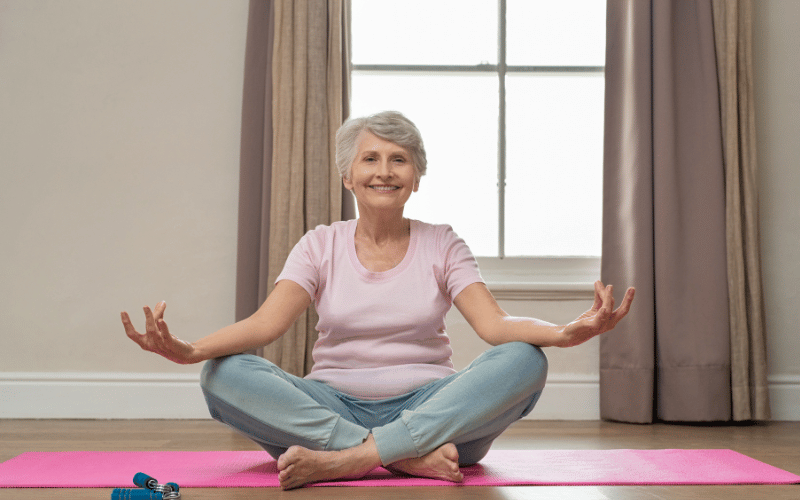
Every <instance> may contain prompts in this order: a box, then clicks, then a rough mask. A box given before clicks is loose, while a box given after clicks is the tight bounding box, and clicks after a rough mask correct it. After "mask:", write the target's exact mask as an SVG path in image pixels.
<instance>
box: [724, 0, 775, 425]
mask: <svg viewBox="0 0 800 500" xmlns="http://www.w3.org/2000/svg"><path fill="white" fill-rule="evenodd" d="M712 5H713V12H714V34H715V40H716V53H717V70H718V74H719V93H720V115H721V120H722V144H723V152H724V164H725V214H726V217H725V224H726V234H727V265H728V293H729V304H730V324H731V384H732V394H731V395H732V403H733V415H732V418H733V420H768V419H769V418H770V408H769V394H768V388H767V363H766V335H765V326H764V304H763V293H762V282H761V254H760V247H759V241H760V238H759V228H758V183H757V175H756V172H757V170H756V169H757V165H756V135H755V110H754V96H753V65H752V45H753V37H752V33H753V16H752V12H753V5H752V2H751V1H749V0H713V2H712Z"/></svg>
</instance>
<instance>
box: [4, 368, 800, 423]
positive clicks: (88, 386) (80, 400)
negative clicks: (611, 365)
mask: <svg viewBox="0 0 800 500" xmlns="http://www.w3.org/2000/svg"><path fill="white" fill-rule="evenodd" d="M769 388H770V398H771V406H772V419H773V420H779V421H800V376H798V375H776V376H771V377H770V378H769ZM0 418H37V419H42V418H86V419H198V418H210V417H209V415H208V409H207V408H206V405H205V400H204V399H203V394H202V392H201V391H200V379H199V375H198V374H178V373H31V372H0ZM526 418H527V419H532V420H598V419H599V418H600V388H599V379H598V377H597V375H569V374H558V373H553V374H551V375H550V376H549V378H548V381H547V387H546V388H545V390H544V392H543V393H542V397H541V399H540V400H539V403H538V404H537V405H536V408H535V409H534V411H533V412H531V414H530V415H528V416H527V417H526Z"/></svg>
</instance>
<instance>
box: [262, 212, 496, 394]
mask: <svg viewBox="0 0 800 500" xmlns="http://www.w3.org/2000/svg"><path fill="white" fill-rule="evenodd" d="M356 224H357V221H356V220H349V221H343V222H335V223H333V224H331V225H330V226H318V227H317V228H316V229H314V230H312V231H309V232H308V233H306V234H305V236H303V238H301V239H300V241H299V242H298V243H297V245H295V247H294V249H293V250H292V252H291V253H290V255H289V257H288V258H287V259H286V264H285V265H284V268H283V271H282V272H281V274H280V275H279V276H278V278H277V279H276V281H280V280H284V279H288V280H291V281H294V282H296V283H298V284H299V285H300V286H302V287H303V288H304V289H305V290H306V291H307V292H308V294H309V295H310V296H311V297H312V298H313V299H314V303H315V306H316V310H317V313H319V318H320V319H319V323H317V330H319V340H318V341H317V343H316V344H315V345H314V351H313V357H314V366H313V368H312V371H311V373H310V374H309V375H308V376H307V378H309V379H313V380H319V381H321V382H325V383H326V384H328V385H330V386H331V387H333V388H335V389H337V390H339V391H342V392H344V393H346V394H350V395H353V396H356V397H359V398H362V399H374V398H383V397H390V396H397V395H400V394H406V393H408V392H411V391H413V390H414V389H416V388H418V387H420V386H422V385H425V384H426V383H428V382H431V381H433V380H438V379H440V378H442V377H445V376H447V375H450V374H452V373H455V370H454V369H453V363H452V362H451V361H450V356H451V355H452V354H453V350H452V349H451V348H450V339H449V338H448V337H447V333H446V331H445V321H444V318H445V315H446V314H447V311H448V310H449V309H450V307H451V305H452V301H453V298H455V297H456V296H457V295H458V294H459V293H460V292H461V291H462V290H463V289H464V288H466V287H467V286H469V285H471V284H472V283H475V282H480V281H482V278H481V275H480V272H479V271H478V265H477V263H476V262H475V258H474V257H473V255H472V252H470V250H469V248H468V247H467V245H466V244H465V243H464V241H463V240H462V239H461V238H459V237H458V236H457V235H456V233H455V232H454V231H453V229H452V228H451V227H450V226H447V225H433V224H426V223H424V222H420V221H417V220H412V221H411V238H410V242H409V245H408V250H407V252H406V255H405V257H404V259H403V260H402V261H401V262H400V263H399V264H398V265H397V266H396V267H394V268H393V269H391V270H389V271H386V272H371V271H369V270H367V269H366V268H365V267H364V266H363V265H362V264H361V262H360V261H359V260H358V256H357V255H356V248H355V242H354V236H355V231H356Z"/></svg>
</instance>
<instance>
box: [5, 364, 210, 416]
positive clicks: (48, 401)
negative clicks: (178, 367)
mask: <svg viewBox="0 0 800 500" xmlns="http://www.w3.org/2000/svg"><path fill="white" fill-rule="evenodd" d="M0 401H1V402H2V403H0V418H92V419H94V418H97V419H106V418H109V419H117V418H119V419H146V418H156V419H162V418H169V419H173V418H174V419H182V418H183V419H194V418H210V417H209V414H208V408H207V407H206V405H205V399H204V398H203V393H202V391H201V390H200V376H199V374H182V373H0Z"/></svg>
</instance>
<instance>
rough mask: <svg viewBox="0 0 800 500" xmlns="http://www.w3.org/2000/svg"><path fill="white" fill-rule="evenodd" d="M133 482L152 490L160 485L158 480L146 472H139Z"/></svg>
mask: <svg viewBox="0 0 800 500" xmlns="http://www.w3.org/2000/svg"><path fill="white" fill-rule="evenodd" d="M133 484H135V485H136V486H138V487H140V488H147V489H148V490H152V489H153V488H155V487H156V486H157V485H158V481H156V480H155V479H153V478H152V477H150V476H148V475H147V474H145V473H144V472H137V473H136V475H135V476H133Z"/></svg>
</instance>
